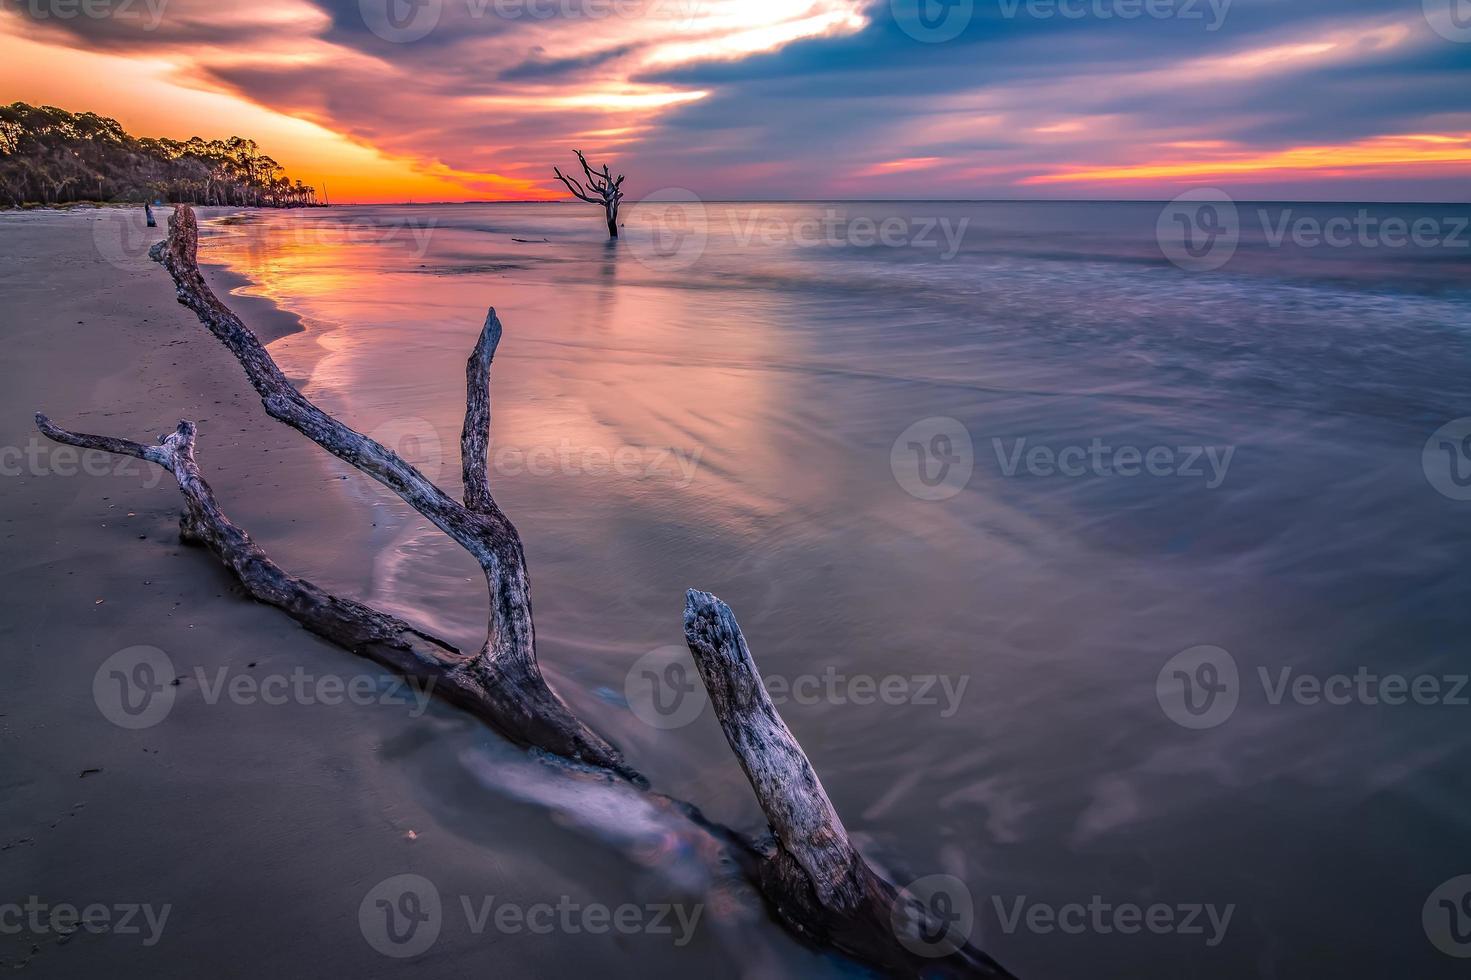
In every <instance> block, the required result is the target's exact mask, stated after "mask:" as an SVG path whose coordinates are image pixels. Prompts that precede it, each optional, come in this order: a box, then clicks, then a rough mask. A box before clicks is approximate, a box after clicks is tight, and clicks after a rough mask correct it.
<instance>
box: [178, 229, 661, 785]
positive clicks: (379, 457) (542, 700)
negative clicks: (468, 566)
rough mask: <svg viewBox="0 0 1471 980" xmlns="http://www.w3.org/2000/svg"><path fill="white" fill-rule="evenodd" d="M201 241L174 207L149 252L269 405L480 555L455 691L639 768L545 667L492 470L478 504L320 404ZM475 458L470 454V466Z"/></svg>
mask: <svg viewBox="0 0 1471 980" xmlns="http://www.w3.org/2000/svg"><path fill="white" fill-rule="evenodd" d="M198 251H199V226H198V223H197V221H196V219H195V217H194V212H193V210H192V209H190V208H188V207H183V206H180V207H177V208H175V209H174V214H173V217H171V218H170V219H169V237H168V239H167V240H166V241H163V242H160V243H158V244H157V245H155V246H154V247H153V250H152V252H151V253H150V254H151V255H152V256H153V258H154V259H155V260H156V261H158V262H160V263H161V264H162V265H163V266H164V268H166V269H167V270H168V271H169V274H170V275H171V276H172V277H173V279H174V285H175V286H176V287H177V292H178V298H179V302H180V303H182V304H183V305H185V306H187V307H188V308H189V309H191V310H193V311H194V313H195V315H196V316H197V317H199V322H200V323H202V324H204V326H205V327H207V328H208V329H209V331H210V333H212V334H214V335H215V337H217V338H218V339H219V340H220V342H221V343H223V344H224V345H225V347H226V348H228V349H229V351H230V353H232V354H234V355H235V359H236V360H237V361H239V362H240V365H241V367H243V368H244V369H245V376H246V378H247V379H249V381H250V383H251V385H252V387H254V388H255V390H256V393H257V394H259V395H260V397H261V403H262V404H263V405H264V406H265V408H266V412H267V413H269V414H270V416H271V417H272V418H274V419H277V420H279V421H281V422H284V423H286V424H287V425H289V426H291V427H292V428H294V429H296V430H297V431H298V432H300V433H302V434H303V435H305V436H306V437H307V438H309V439H311V440H312V441H313V442H315V443H316V444H317V445H319V446H321V447H322V448H323V449H325V450H327V451H328V452H330V453H331V454H332V455H334V456H336V457H338V458H339V459H342V460H344V461H345V462H347V463H349V464H351V465H352V466H354V467H356V468H357V469H358V470H361V471H362V472H363V473H366V474H367V475H368V476H371V477H373V478H374V479H375V480H377V481H378V482H380V483H382V484H383V485H384V486H386V487H388V488H389V489H390V490H393V491H394V492H395V493H397V494H398V495H399V496H400V497H402V498H403V500H404V502H405V503H407V504H408V505H409V506H410V507H412V508H414V509H415V510H417V511H418V512H419V513H421V514H423V515H424V516H425V517H427V518H428V519H429V520H430V521H432V522H433V523H434V524H435V526H437V527H438V528H439V529H440V530H442V531H443V532H444V533H445V534H447V535H449V536H450V537H451V538H452V539H454V540H455V541H456V542H457V543H459V545H460V546H461V547H463V548H464V549H465V550H466V551H468V552H469V553H470V554H471V556H473V557H474V558H475V560H476V562H478V563H479V565H480V567H481V569H482V571H483V572H484V574H485V581H486V585H487V588H488V589H489V594H490V611H489V617H488V620H489V621H488V624H487V631H486V640H485V645H484V647H482V648H481V650H480V652H479V653H478V654H476V655H475V656H474V657H471V658H469V659H467V660H466V661H465V662H464V663H462V664H461V665H459V666H458V667H456V668H455V671H454V673H455V676H454V677H453V679H452V680H453V685H452V688H453V690H455V691H456V692H459V693H458V697H461V698H464V699H467V700H468V701H470V702H471V703H473V704H477V705H479V706H480V707H479V708H478V709H477V711H478V712H480V713H482V714H483V716H484V717H486V718H487V719H493V720H494V723H495V724H496V727H498V728H499V729H501V731H502V732H504V733H505V734H506V735H507V736H509V737H510V738H511V739H513V740H515V741H517V742H520V743H521V744H523V745H534V746H537V747H540V748H543V749H546V750H547V751H549V752H552V753H554V754H556V755H561V756H566V757H568V758H572V759H578V760H580V761H584V762H590V763H593V764H595V765H599V766H604V767H606V768H609V769H613V770H615V771H618V772H622V773H625V774H627V775H629V776H630V777H633V778H640V777H638V776H637V774H636V773H634V772H633V771H632V770H630V769H628V768H627V766H626V765H625V764H624V762H623V758H622V756H621V755H620V754H619V753H618V750H617V749H615V748H613V746H611V745H609V744H608V742H606V741H605V740H604V739H603V738H602V737H601V736H599V735H597V734H596V733H594V732H593V731H592V730H591V729H589V728H588V727H587V726H586V725H584V724H582V722H580V721H578V720H577V718H576V717H575V716H574V715H573V714H572V712H571V711H570V710H569V709H568V708H567V706H566V705H565V704H564V703H563V702H562V700H561V698H559V697H557V695H556V694H555V693H553V691H552V690H551V688H550V687H548V686H547V683H546V681H545V679H544V678H543V677H542V674H541V668H540V666H539V665H538V664H537V661H536V631H535V628H534V626H533V624H532V618H531V584H530V581H529V579H528V577H527V574H526V556H525V553H524V551H523V549H522V546H521V536H520V534H518V533H517V531H516V527H515V525H513V524H512V523H511V521H510V520H509V519H508V518H507V517H506V515H505V514H504V513H502V512H501V510H500V508H498V507H497V506H496V505H495V501H494V500H493V499H491V496H490V490H489V485H488V482H487V480H486V479H485V478H482V477H480V476H476V477H475V478H474V480H472V482H471V483H468V484H467V485H466V491H467V493H470V494H472V495H473V508H472V507H467V506H465V505H462V504H460V503H458V502H457V501H455V500H453V499H451V498H450V497H449V495H448V494H446V493H445V492H444V491H443V490H441V489H440V488H439V487H437V486H435V485H434V484H433V483H431V482H430V481H429V480H428V478H426V477H425V476H424V475H423V474H422V473H420V472H419V471H418V470H417V469H415V468H414V467H413V466H411V465H410V464H409V463H407V462H406V461H404V460H403V459H401V458H400V457H399V456H398V454H397V453H395V452H393V451H392V450H390V449H388V448H387V447H385V446H383V445H381V444H379V443H378V442H375V441H374V440H372V439H370V438H368V437H367V436H365V435H362V434H361V433H358V432H354V431H353V430H352V429H350V428H348V427H347V426H346V425H343V424H342V423H341V422H339V421H337V419H335V418H333V417H332V416H330V415H328V414H327V413H326V412H324V411H322V410H321V409H320V408H318V407H317V406H316V405H315V404H313V403H312V402H311V401H310V400H309V399H307V397H306V396H305V395H303V394H302V393H301V392H300V391H298V390H296V388H295V387H294V386H293V385H292V384H291V382H290V381H288V380H287V379H286V376H285V375H284V374H282V373H281V369H280V368H278V367H277V366H276V362H275V361H273V360H272V359H271V356H270V354H268V353H266V349H265V348H264V347H263V346H261V343H260V341H259V340H258V339H256V336H255V334H253V333H251V332H250V330H249V329H248V328H247V327H246V326H245V324H243V323H241V322H240V318H239V317H237V316H236V315H235V314H234V313H233V312H231V311H230V309H229V308H228V307H226V306H225V305H224V304H223V303H221V302H220V301H219V299H218V298H216V296H215V295H214V293H213V292H212V291H211V290H210V288H209V286H208V284H206V283H205V281H204V276H203V275H202V274H201V273H200V271H199V263H198ZM499 337H500V321H499V320H497V319H496V317H495V314H494V311H492V312H491V314H490V315H489V316H488V317H486V322H485V328H484V330H483V331H482V332H481V338H480V343H479V344H477V346H476V351H475V354H474V355H473V356H472V358H471V362H472V363H471V365H470V367H469V371H468V373H469V374H470V375H471V382H472V386H473V385H474V384H478V383H479V382H480V381H481V380H482V376H483V380H484V381H485V383H486V386H487V387H486V389H485V391H484V392H483V393H482V392H480V391H473V392H468V394H469V398H468V399H467V405H466V413H465V414H466V426H467V433H468V434H469V438H470V442H471V445H472V449H475V448H476V447H479V451H480V453H481V457H480V458H481V459H482V460H483V453H484V445H483V444H484V443H488V441H489V424H490V400H489V393H488V384H489V378H490V361H491V356H492V355H493V354H494V351H495V344H496V342H497V341H498V340H499ZM482 394H483V397H482ZM471 462H472V461H471V460H467V461H466V464H467V469H468V468H470V465H469V464H470V463H471Z"/></svg>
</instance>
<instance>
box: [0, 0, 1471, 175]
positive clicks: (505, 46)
mask: <svg viewBox="0 0 1471 980" xmlns="http://www.w3.org/2000/svg"><path fill="white" fill-rule="evenodd" d="M1059 2H1060V3H1061V5H1062V6H1061V8H1059V6H1058V4H1059ZM916 3H924V4H925V5H926V9H925V11H924V13H926V14H927V15H928V17H919V16H917V13H916V10H915V7H914V5H915V4H916ZM1150 10H1153V11H1155V13H1156V14H1158V16H1151V15H1150V13H1149V11H1150ZM0 11H3V12H0V102H11V101H25V102H31V103H44V104H51V105H57V106H61V107H63V108H67V109H71V110H73V111H81V110H92V111H96V112H100V113H103V114H105V115H110V116H114V117H116V118H117V119H119V120H120V121H121V122H122V123H123V125H124V126H125V127H126V128H127V129H128V130H129V131H131V132H133V133H136V134H139V135H145V136H172V137H176V138H187V137H189V136H193V135H199V136H204V137H208V138H214V137H223V136H229V135H241V136H248V137H251V138H253V139H255V140H257V141H258V142H259V143H260V144H261V146H262V148H263V149H264V150H265V151H266V152H268V153H270V154H272V155H273V156H274V157H275V158H276V159H277V160H279V161H280V162H281V163H282V164H284V165H285V166H286V167H287V169H288V171H289V172H290V173H291V174H292V176H294V177H299V178H301V179H303V180H305V181H306V182H308V183H312V184H315V185H317V186H318V187H321V186H322V184H323V183H324V182H325V183H326V185H327V187H328V189H329V191H330V193H331V197H332V199H333V201H334V202H370V201H403V200H408V199H415V200H419V201H429V200H472V199H473V200H498V199H527V198H560V197H565V196H566V192H565V191H564V190H562V188H561V187H560V185H559V184H557V183H556V181H555V180H554V179H553V178H552V177H551V167H552V165H553V164H554V163H555V164H562V165H564V166H565V164H566V163H567V162H568V160H570V159H571V153H572V149H573V148H574V147H577V148H581V149H584V150H586V151H587V152H588V154H589V155H590V156H592V157H593V158H595V159H599V160H601V159H605V158H606V159H609V160H611V161H612V162H613V163H614V165H615V166H616V167H617V169H618V170H620V171H624V172H626V173H628V175H629V179H628V187H629V194H630V198H631V199H637V198H639V197H641V196H643V195H644V194H648V193H651V192H653V191H657V190H660V189H662V188H666V187H684V188H689V189H690V190H692V191H694V192H695V193H697V194H699V195H700V196H702V197H704V198H706V199H722V198H724V199H751V198H803V199H817V198H1026V197H1046V198H1164V197H1171V196H1173V195H1174V194H1176V193H1179V192H1180V191H1182V190H1184V189H1187V188H1190V187H1197V186H1214V187H1220V188H1223V189H1225V190H1227V191H1229V192H1231V193H1232V194H1235V195H1237V196H1244V197H1255V198H1274V199H1288V198H1292V199H1346V200H1451V201H1464V200H1467V199H1468V197H1471V0H1424V2H1423V3H1422V0H1234V2H1230V0H946V5H941V4H940V3H939V2H937V0H892V2H891V0H879V2H876V3H875V2H868V0H315V2H314V0H251V2H248V3H247V2H244V0H0ZM952 34H953V36H949V37H947V36H946V35H952Z"/></svg>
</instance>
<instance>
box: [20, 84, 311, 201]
mask: <svg viewBox="0 0 1471 980" xmlns="http://www.w3.org/2000/svg"><path fill="white" fill-rule="evenodd" d="M155 200H162V201H166V202H169V203H173V204H201V205H221V206H225V207H277V208H280V207H310V206H313V205H315V204H316V203H317V192H316V189H315V188H313V187H310V186H308V185H306V184H303V183H302V182H301V181H299V180H292V179H291V178H289V177H288V176H287V175H286V172H285V170H283V169H282V168H281V165H280V164H279V163H277V162H276V161H275V160H272V159H271V158H270V157H268V156H266V155H265V154H263V153H261V152H260V148H259V147H257V146H256V144H255V141H254V140H247V139H241V138H240V137H238V136H232V137H230V138H229V139H227V140H202V139H200V138H199V137H197V136H196V137H194V138H193V139H190V140H187V141H184V142H180V141H178V140H171V139H147V138H140V137H136V136H129V135H128V134H127V133H126V132H124V130H123V127H122V126H120V125H119V124H118V121H117V120H116V119H108V118H107V117H106V116H99V115H97V114H95V113H91V112H82V113H72V112H67V111H66V110H65V109H57V108H54V107H52V106H39V107H37V106H30V105H26V104H25V103H24V102H16V103H13V104H11V105H8V106H5V107H3V108H0V203H4V204H8V205H11V206H14V207H20V206H22V205H27V204H43V205H44V204H69V203H72V202H76V201H97V202H131V203H141V202H143V201H155Z"/></svg>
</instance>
